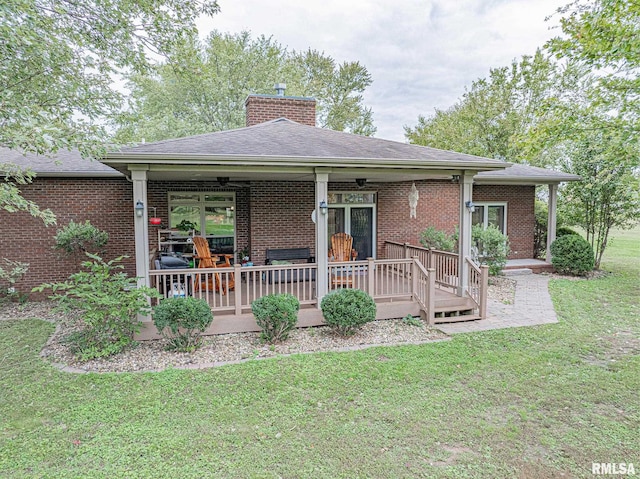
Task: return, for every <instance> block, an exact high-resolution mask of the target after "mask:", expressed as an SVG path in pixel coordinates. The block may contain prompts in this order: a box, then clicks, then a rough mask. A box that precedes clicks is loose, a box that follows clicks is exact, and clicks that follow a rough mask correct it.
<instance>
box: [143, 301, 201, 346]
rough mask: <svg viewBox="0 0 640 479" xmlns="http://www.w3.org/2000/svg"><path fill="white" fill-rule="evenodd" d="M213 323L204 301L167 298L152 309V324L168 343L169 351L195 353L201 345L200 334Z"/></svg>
mask: <svg viewBox="0 0 640 479" xmlns="http://www.w3.org/2000/svg"><path fill="white" fill-rule="evenodd" d="M212 321H213V313H211V308H209V305H208V304H207V302H206V301H205V300H204V299H197V298H191V297H187V298H167V299H163V300H162V301H160V304H158V305H157V306H156V307H155V308H154V309H153V323H154V324H155V326H156V328H157V329H158V332H160V334H161V335H162V336H163V337H164V338H165V339H167V340H168V341H169V349H173V350H176V351H182V352H192V351H195V350H196V349H197V348H198V347H199V346H200V344H201V337H200V333H202V331H204V330H205V329H207V328H208V327H209V325H210V324H211V322H212Z"/></svg>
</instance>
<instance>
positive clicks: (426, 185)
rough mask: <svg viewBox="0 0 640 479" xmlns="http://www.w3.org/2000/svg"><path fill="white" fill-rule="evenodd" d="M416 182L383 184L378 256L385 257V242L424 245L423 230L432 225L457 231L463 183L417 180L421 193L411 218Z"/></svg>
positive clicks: (381, 185) (378, 188)
mask: <svg viewBox="0 0 640 479" xmlns="http://www.w3.org/2000/svg"><path fill="white" fill-rule="evenodd" d="M412 184H413V183H412V182H402V183H379V184H377V185H375V187H376V189H377V191H378V205H377V208H378V257H384V251H385V245H384V242H385V241H396V242H399V243H410V244H414V245H419V244H420V233H421V232H422V231H423V230H424V229H425V228H427V227H429V226H435V227H436V228H437V229H439V230H444V231H446V232H447V233H450V234H451V233H453V232H454V231H455V227H456V225H457V224H458V216H459V214H460V213H459V206H458V205H459V198H460V186H459V185H457V184H454V183H451V181H448V180H425V181H416V182H415V184H416V188H417V189H418V193H419V194H420V199H419V200H418V206H417V208H416V218H409V192H410V191H411V185H412Z"/></svg>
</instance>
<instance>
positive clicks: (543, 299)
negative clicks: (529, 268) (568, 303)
mask: <svg viewBox="0 0 640 479" xmlns="http://www.w3.org/2000/svg"><path fill="white" fill-rule="evenodd" d="M510 277H511V278H512V279H515V280H516V281H517V283H516V294H515V301H514V304H503V303H501V302H499V301H495V300H489V304H488V308H487V312H488V314H487V319H484V320H479V321H468V322H462V323H450V324H439V325H437V326H436V327H437V328H438V329H440V330H441V331H443V332H445V333H447V334H455V333H471V332H476V331H487V330H490V329H501V328H516V327H520V326H535V325H538V324H550V323H557V322H558V318H557V316H556V312H555V310H554V309H553V303H552V302H551V296H550V295H549V276H547V275H544V274H527V275H517V276H510Z"/></svg>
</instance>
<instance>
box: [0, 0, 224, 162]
mask: <svg viewBox="0 0 640 479" xmlns="http://www.w3.org/2000/svg"><path fill="white" fill-rule="evenodd" d="M217 11H218V5H217V3H216V1H215V0H196V1H193V0H133V1H125V0H86V1H82V2H75V1H71V0H9V1H8V2H3V3H2V6H1V7H0V18H1V19H2V21H1V22H0V84H1V85H2V89H0V145H2V146H7V147H9V148H12V149H20V150H22V151H29V152H36V153H40V154H49V153H55V152H56V151H57V150H58V149H60V148H68V149H71V148H78V149H79V150H80V151H81V152H82V153H83V154H85V155H91V154H95V153H96V152H99V151H101V150H102V149H104V148H105V140H106V139H107V138H108V134H107V131H106V130H105V128H104V126H103V123H102V122H103V120H104V119H105V118H109V117H111V116H112V115H114V114H115V113H116V112H117V111H118V109H119V108H120V106H121V99H122V96H121V94H120V93H119V92H118V91H117V90H116V89H115V87H114V80H115V79H116V78H117V77H118V76H119V75H121V74H122V73H124V72H131V71H134V72H144V71H147V70H148V69H149V68H150V65H151V64H152V63H153V58H154V57H156V56H157V55H158V54H160V55H162V54H165V53H166V52H168V51H171V50H172V49H173V48H174V46H175V45H176V44H178V43H179V42H181V41H182V38H183V37H184V36H185V35H186V34H187V33H190V32H193V31H194V30H195V26H194V25H195V23H194V22H195V20H196V18H197V17H198V16H199V15H201V14H207V15H212V14H214V13H215V12H217Z"/></svg>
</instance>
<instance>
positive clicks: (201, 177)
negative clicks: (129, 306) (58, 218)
mask: <svg viewBox="0 0 640 479" xmlns="http://www.w3.org/2000/svg"><path fill="white" fill-rule="evenodd" d="M454 174H458V175H459V174H461V171H446V170H431V171H429V170H382V169H365V168H363V169H357V170H356V169H348V168H345V169H341V170H338V171H335V170H332V171H328V175H329V181H332V182H348V181H355V180H356V178H365V179H366V180H367V182H372V183H383V182H398V181H417V180H424V179H451V178H452V175H454ZM219 176H224V177H228V178H229V181H230V182H231V183H242V182H250V181H309V182H314V181H315V171H314V170H313V169H309V168H297V169H296V168H290V169H286V170H282V169H269V168H263V169H259V170H256V171H252V170H248V169H247V168H205V167H190V168H184V167H175V168H166V167H165V168H158V167H155V166H154V165H150V166H149V170H148V171H147V178H148V179H149V180H152V181H215V180H216V179H217V178H218V177H219Z"/></svg>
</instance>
